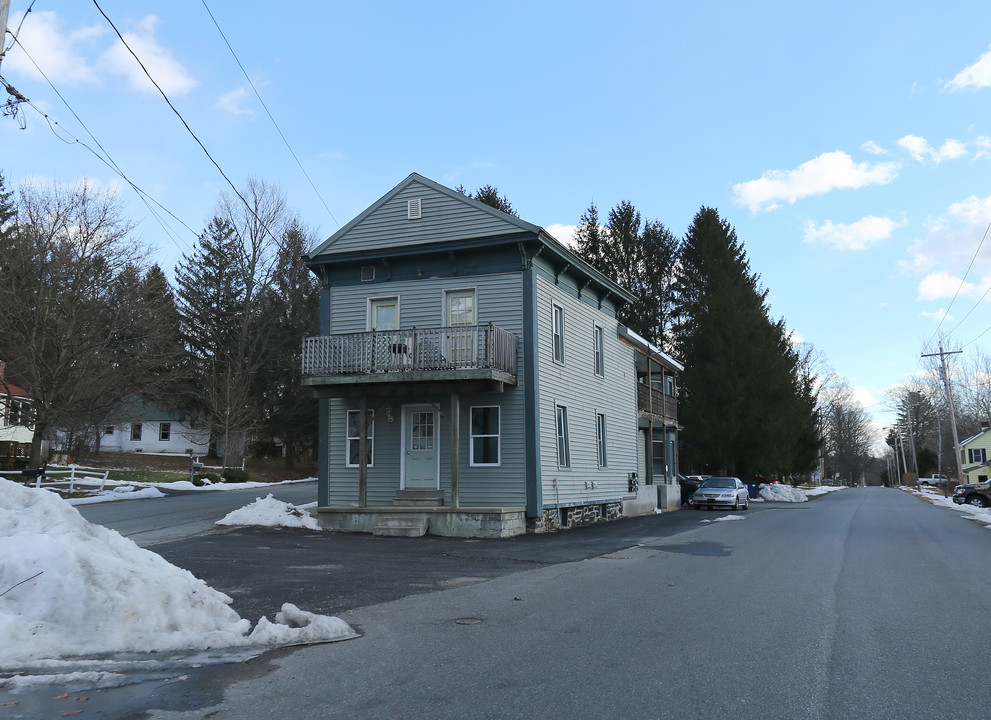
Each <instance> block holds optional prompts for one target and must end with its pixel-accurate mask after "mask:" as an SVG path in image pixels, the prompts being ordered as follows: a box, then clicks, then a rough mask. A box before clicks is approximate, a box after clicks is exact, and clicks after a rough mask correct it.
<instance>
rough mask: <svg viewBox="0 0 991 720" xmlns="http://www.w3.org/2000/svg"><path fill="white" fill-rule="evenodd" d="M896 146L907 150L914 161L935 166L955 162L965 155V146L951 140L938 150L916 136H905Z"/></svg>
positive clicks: (922, 138)
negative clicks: (928, 161)
mask: <svg viewBox="0 0 991 720" xmlns="http://www.w3.org/2000/svg"><path fill="white" fill-rule="evenodd" d="M896 144H897V145H899V146H900V147H902V148H904V149H905V150H907V151H908V154H909V155H911V156H912V158H913V159H914V160H917V161H918V162H926V160H931V161H932V162H934V163H936V164H937V165H939V163H941V162H943V161H944V160H955V159H956V158H958V157H963V156H964V155H966V154H967V146H966V145H964V144H963V143H962V142H960V141H959V140H952V139H950V140H947V141H946V142H944V143H943V145H942V146H941V147H940V148H939V150H936V149H935V148H933V146H932V145H930V144H929V141H928V140H926V139H925V138H924V137H919V136H918V135H906V136H905V137H903V138H902V139H901V140H898V141H897V143H896Z"/></svg>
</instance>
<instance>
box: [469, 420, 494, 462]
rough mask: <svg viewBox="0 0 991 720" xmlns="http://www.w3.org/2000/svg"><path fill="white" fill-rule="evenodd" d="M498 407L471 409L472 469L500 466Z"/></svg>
mask: <svg viewBox="0 0 991 720" xmlns="http://www.w3.org/2000/svg"><path fill="white" fill-rule="evenodd" d="M499 415H500V413H499V406H498V405H481V406H478V407H473V408H472V409H471V457H470V464H471V466H472V467H475V466H479V465H489V466H495V465H498V464H499V450H500V444H501V442H500V426H499V422H500V418H499Z"/></svg>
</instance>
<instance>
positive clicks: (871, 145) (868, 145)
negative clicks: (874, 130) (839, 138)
mask: <svg viewBox="0 0 991 720" xmlns="http://www.w3.org/2000/svg"><path fill="white" fill-rule="evenodd" d="M860 147H861V149H862V150H865V151H866V152H869V153H870V154H871V155H887V154H888V151H887V150H885V149H884V148H883V147H881V146H880V145H878V144H877V143H876V142H874V141H873V140H868V141H867V142H865V143H864V144H863V145H861V146H860Z"/></svg>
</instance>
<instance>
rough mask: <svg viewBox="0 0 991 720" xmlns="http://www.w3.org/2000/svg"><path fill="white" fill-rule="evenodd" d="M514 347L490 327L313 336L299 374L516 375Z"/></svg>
mask: <svg viewBox="0 0 991 720" xmlns="http://www.w3.org/2000/svg"><path fill="white" fill-rule="evenodd" d="M518 346H519V339H518V338H517V337H516V336H515V335H513V334H512V333H510V332H507V331H506V330H503V329H502V328H499V327H496V326H495V325H492V324H488V325H456V326H453V327H440V328H411V329H408V330H377V331H372V332H361V333H348V334H343V335H317V336H314V337H308V338H303V375H344V374H358V373H380V372H407V371H416V370H471V369H481V368H491V369H495V370H502V371H504V372H506V373H509V374H511V375H514V376H515V375H516V365H517V358H516V355H517V349H518Z"/></svg>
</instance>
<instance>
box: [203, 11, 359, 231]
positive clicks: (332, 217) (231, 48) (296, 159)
mask: <svg viewBox="0 0 991 720" xmlns="http://www.w3.org/2000/svg"><path fill="white" fill-rule="evenodd" d="M200 1H201V2H202V3H203V8H204V9H205V10H206V13H207V15H209V16H210V19H211V20H212V21H213V24H214V26H216V28H217V32H219V33H220V37H222V38H223V39H224V43H225V44H226V45H227V49H228V50H230V51H231V55H232V56H233V57H234V62H236V63H237V66H238V67H239V68H240V69H241V74H242V75H244V79H245V80H247V81H248V85H250V86H251V90H252V92H254V94H255V97H256V98H258V102H259V103H261V106H262V107H263V108H264V109H265V114H266V115H268V119H269V120H271V121H272V125H274V126H275V129H276V131H277V132H278V133H279V137H281V138H282V142H283V143H285V146H286V149H287V150H288V151H289V154H290V155H292V159H293V160H295V161H296V165H298V166H299V169H300V172H302V173H303V177H305V178H306V181H307V182H308V183H309V184H310V187H311V188H313V192H314V193H316V196H317V197H318V198H319V199H320V202H321V204H322V205H323V207H324V210H326V211H327V214H328V215H330V219H331V220H333V221H334V224H335V225H337V227H340V226H341V224H340V223H339V222H337V218H336V217H334V213H332V212H331V211H330V208H329V207H328V206H327V201H326V200H324V199H323V195H321V194H320V191H319V190H317V186H316V185H314V183H313V180H311V179H310V176H309V174H307V172H306V168H304V167H303V164H302V163H301V162H300V161H299V158H298V157H296V153H295V152H294V151H293V149H292V146H291V145H290V144H289V141H288V140H287V139H286V136H285V135H284V134H283V132H282V128H280V127H279V124H278V123H277V122H276V121H275V118H274V117H273V116H272V113H271V112H270V111H269V109H268V105H266V104H265V101H264V100H262V96H261V94H260V93H259V92H258V88H256V87H255V84H254V83H253V82H252V81H251V78H250V77H249V76H248V72H247V71H246V70H245V69H244V65H242V64H241V60H240V59H239V58H238V56H237V53H235V52H234V48H233V47H231V43H230V41H229V40H228V39H227V36H226V35H225V34H224V31H223V30H222V29H221V28H220V23H218V22H217V18H216V17H214V15H213V12H212V11H211V10H210V8H209V6H208V5H207V4H206V0H200Z"/></svg>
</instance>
